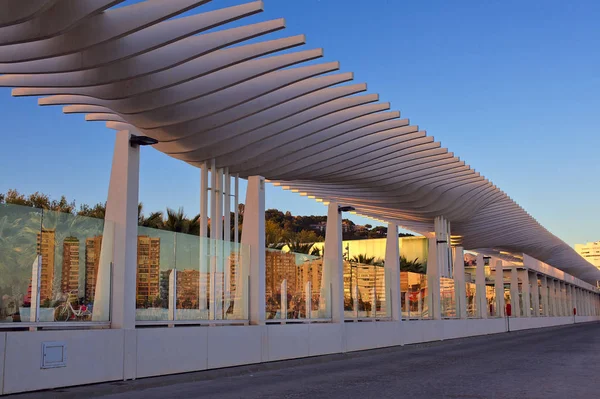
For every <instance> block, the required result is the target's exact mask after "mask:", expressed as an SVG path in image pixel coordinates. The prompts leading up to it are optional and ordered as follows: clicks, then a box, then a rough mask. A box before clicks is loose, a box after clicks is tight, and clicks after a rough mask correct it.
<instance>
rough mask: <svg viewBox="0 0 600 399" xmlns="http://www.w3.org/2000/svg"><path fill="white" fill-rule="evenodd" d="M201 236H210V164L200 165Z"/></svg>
mask: <svg viewBox="0 0 600 399" xmlns="http://www.w3.org/2000/svg"><path fill="white" fill-rule="evenodd" d="M200 237H208V164H207V163H206V162H204V163H203V164H202V166H201V167H200Z"/></svg>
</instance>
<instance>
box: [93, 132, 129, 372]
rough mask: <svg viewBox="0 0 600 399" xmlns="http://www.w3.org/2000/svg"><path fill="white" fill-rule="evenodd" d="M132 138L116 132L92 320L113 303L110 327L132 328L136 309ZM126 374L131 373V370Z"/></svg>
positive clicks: (100, 317)
mask: <svg viewBox="0 0 600 399" xmlns="http://www.w3.org/2000/svg"><path fill="white" fill-rule="evenodd" d="M130 138H131V134H130V133H129V131H126V130H124V131H120V132H118V133H117V139H116V142H115V151H114V155H113V162H112V169H111V173H110V184H109V187H108V198H107V201H106V213H105V218H104V234H103V238H102V248H101V250H100V260H99V266H98V277H97V280H96V292H95V297H94V312H93V315H92V320H107V319H108V310H109V306H110V310H111V312H110V315H111V328H118V329H128V330H133V329H135V308H136V304H135V295H136V293H135V292H136V273H137V230H138V191H139V171H140V148H139V146H132V145H131V144H130V143H129V140H130ZM111 263H112V265H113V268H112V278H111V275H110V273H111V270H110V269H111V267H110V266H111ZM111 280H112V294H111ZM109 297H112V298H111V299H112V300H109ZM109 304H110V305H109ZM126 374H127V375H129V372H126Z"/></svg>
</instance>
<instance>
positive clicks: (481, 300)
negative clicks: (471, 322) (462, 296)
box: [475, 254, 488, 319]
mask: <svg viewBox="0 0 600 399" xmlns="http://www.w3.org/2000/svg"><path fill="white" fill-rule="evenodd" d="M475 285H476V287H475V296H476V298H477V313H478V314H479V317H481V318H483V319H487V318H488V307H487V299H486V292H485V261H484V259H483V255H482V254H478V255H477V265H476V268H475Z"/></svg>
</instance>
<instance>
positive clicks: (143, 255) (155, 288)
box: [135, 227, 198, 320]
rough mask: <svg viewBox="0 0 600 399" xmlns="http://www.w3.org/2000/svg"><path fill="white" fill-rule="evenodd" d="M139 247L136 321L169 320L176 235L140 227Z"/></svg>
mask: <svg viewBox="0 0 600 399" xmlns="http://www.w3.org/2000/svg"><path fill="white" fill-rule="evenodd" d="M196 239H198V238H197V237H196ZM137 244H138V247H137V273H136V283H135V293H136V320H169V319H170V317H169V277H170V275H171V270H173V269H176V258H177V247H176V243H175V233H173V232H172V231H166V230H158V229H152V228H149V227H138V242H137Z"/></svg>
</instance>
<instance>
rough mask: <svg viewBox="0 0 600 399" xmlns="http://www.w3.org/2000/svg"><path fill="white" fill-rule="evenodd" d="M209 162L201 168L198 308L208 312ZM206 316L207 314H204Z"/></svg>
mask: <svg viewBox="0 0 600 399" xmlns="http://www.w3.org/2000/svg"><path fill="white" fill-rule="evenodd" d="M208 186H209V185H208V163H207V162H204V163H203V164H202V167H201V168H200V253H199V254H198V256H199V257H200V261H199V269H200V270H199V272H200V273H199V279H200V282H199V284H198V291H199V292H198V309H199V310H201V311H203V312H206V311H207V310H208V303H207V300H208V295H207V294H208V291H209V281H210V279H209V273H210V262H209V258H208V255H209V250H210V249H209V241H208V210H209V206H208V191H209V187H208ZM204 317H206V316H204Z"/></svg>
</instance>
